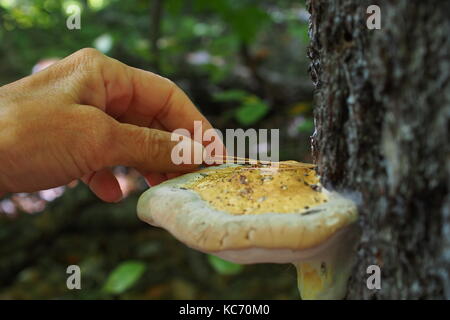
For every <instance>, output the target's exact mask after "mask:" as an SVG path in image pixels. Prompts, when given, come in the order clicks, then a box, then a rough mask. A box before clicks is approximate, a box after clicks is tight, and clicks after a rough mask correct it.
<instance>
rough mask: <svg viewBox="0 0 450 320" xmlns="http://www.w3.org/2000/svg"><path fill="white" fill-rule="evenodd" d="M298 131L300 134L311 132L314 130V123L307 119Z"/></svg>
mask: <svg viewBox="0 0 450 320" xmlns="http://www.w3.org/2000/svg"><path fill="white" fill-rule="evenodd" d="M297 129H298V131H300V132H311V131H313V129H314V122H313V121H312V120H311V119H306V120H305V121H304V122H302V124H300V125H299V126H298V128H297Z"/></svg>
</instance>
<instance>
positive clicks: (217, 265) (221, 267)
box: [208, 255, 243, 275]
mask: <svg viewBox="0 0 450 320" xmlns="http://www.w3.org/2000/svg"><path fill="white" fill-rule="evenodd" d="M208 262H209V264H210V265H211V266H212V267H213V269H214V270H215V271H216V272H217V273H218V274H222V275H233V274H238V273H239V272H241V271H242V269H243V266H242V265H240V264H236V263H232V262H228V261H225V260H222V259H220V258H219V257H216V256H213V255H208Z"/></svg>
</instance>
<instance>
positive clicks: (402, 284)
mask: <svg viewBox="0 0 450 320" xmlns="http://www.w3.org/2000/svg"><path fill="white" fill-rule="evenodd" d="M372 4H376V5H378V6H379V7H380V8H381V30H369V29H368V28H367V27H366V19H367V16H368V15H367V14H366V9H367V7H368V6H369V5H372ZM307 5H308V9H309V11H310V13H311V18H310V19H311V20H310V36H311V44H310V50H309V56H310V58H311V60H312V63H311V68H310V72H311V76H312V79H313V81H314V84H315V86H316V106H315V121H316V132H315V134H314V136H313V153H314V156H315V160H316V162H317V164H318V170H319V173H320V175H321V176H322V179H323V183H324V184H325V185H326V186H327V187H329V188H333V189H336V190H338V191H341V192H344V193H347V194H348V195H349V196H350V197H353V198H354V199H355V201H357V202H358V205H359V208H360V209H359V210H360V214H361V219H360V221H359V223H360V225H361V228H362V237H361V240H360V243H359V247H358V257H357V259H358V261H357V264H356V266H355V268H354V272H353V276H352V279H351V280H350V283H349V290H348V295H347V298H349V299H371V298H376V299H419V298H425V299H443V298H446V299H450V195H449V185H450V181H449V180H450V152H449V151H450V150H449V143H448V137H449V128H450V121H449V119H450V85H449V78H450V76H449V75H450V59H449V53H450V41H449V35H448V33H449V31H450V23H449V20H450V19H449V12H450V2H449V1H439V0H435V1H433V0H431V1H421V0H417V1H412V0H397V1H387V0H386V1H383V0H380V1H376V0H333V1H330V0H310V1H308V2H307ZM372 264H376V265H379V266H380V267H381V290H369V289H367V287H366V279H367V277H368V274H367V273H366V268H367V266H369V265H372Z"/></svg>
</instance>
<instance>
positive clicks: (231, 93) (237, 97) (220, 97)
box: [213, 90, 249, 102]
mask: <svg viewBox="0 0 450 320" xmlns="http://www.w3.org/2000/svg"><path fill="white" fill-rule="evenodd" d="M248 95H249V94H248V93H247V92H245V91H243V90H227V91H222V92H219V93H216V94H214V96H213V98H214V100H216V101H220V102H226V101H243V100H244V99H245V98H247V97H248Z"/></svg>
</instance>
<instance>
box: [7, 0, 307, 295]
mask: <svg viewBox="0 0 450 320" xmlns="http://www.w3.org/2000/svg"><path fill="white" fill-rule="evenodd" d="M158 5H160V6H158ZM73 6H76V7H78V8H79V9H80V11H81V29H80V30H68V29H67V27H66V19H67V18H68V17H69V15H70V14H71V12H72V11H70V8H73ZM157 8H160V9H159V10H158V9H157ZM308 41H309V40H308V13H307V11H306V9H305V4H304V1H298V0H275V1H274V0H130V1H120V0H0V42H1V44H2V45H1V46H0V59H1V61H2V63H1V64H0V85H3V84H6V83H8V82H11V81H14V80H17V79H19V78H21V77H24V76H27V75H29V74H30V72H31V70H32V68H33V66H35V65H36V64H37V63H38V62H40V61H42V60H44V59H48V58H53V57H55V58H63V57H65V56H67V55H69V54H71V53H73V52H74V51H76V50H78V49H81V48H84V47H95V48H97V49H98V50H100V51H102V52H104V53H105V54H107V55H109V56H111V57H114V58H116V59H118V60H120V61H123V62H124V63H126V64H128V65H131V66H134V67H138V68H143V69H146V70H151V71H154V72H157V73H160V74H162V75H163V76H166V77H169V78H171V79H172V80H174V81H175V82H176V83H177V84H178V85H179V86H180V87H182V88H183V89H184V90H185V91H187V92H188V94H189V95H190V97H191V98H192V100H193V101H194V103H195V104H196V105H198V107H199V108H200V109H201V111H202V112H203V113H204V114H205V115H206V116H207V117H208V119H210V120H211V122H212V123H213V125H214V126H215V127H216V128H218V129H224V128H234V127H241V126H243V127H249V126H252V127H254V128H279V129H280V135H281V136H280V143H281V145H280V159H282V160H284V159H295V160H301V161H306V162H310V161H311V159H310V156H309V136H310V135H311V134H312V132H313V130H314V128H313V121H312V110H311V101H312V85H311V81H310V79H309V75H308V73H307V68H308V63H309V62H308V59H307V57H306V50H307V45H308ZM116 169H118V170H116V172H115V173H116V175H117V176H118V178H120V179H119V182H120V184H121V187H122V189H123V190H124V193H125V194H126V195H129V197H128V198H127V199H125V200H124V201H123V202H122V203H121V204H118V205H117V204H116V205H109V204H104V203H101V202H100V201H98V200H97V199H95V198H93V197H92V195H91V194H90V193H89V192H88V191H87V189H86V188H85V187H84V186H82V185H81V184H78V185H77V184H76V183H74V184H71V185H69V186H66V187H61V188H58V189H51V190H44V191H41V192H37V193H33V194H25V193H23V194H15V195H10V196H8V197H7V198H6V199H0V242H1V243H3V244H6V243H8V244H13V245H11V246H3V247H1V256H2V259H1V261H0V298H4V299H10V298H25V299H30V298H82V299H88V298H109V297H111V296H113V297H117V298H122V299H128V298H139V299H142V298H143V299H162V298H175V299H192V298H199V299H207V298H216V299H226V298H230V299H243V298H247V299H248V298H259V299H266V298H275V299H290V298H291V299H292V298H294V299H295V298H297V297H298V294H297V290H296V280H295V271H294V270H293V268H290V267H287V266H280V265H255V266H246V267H245V268H243V267H242V266H240V265H236V264H231V263H228V262H226V261H223V260H221V259H219V258H217V257H212V256H207V255H204V254H201V253H198V252H195V251H193V250H191V249H188V248H186V247H184V246H183V245H181V244H180V243H178V241H176V240H175V239H174V238H173V237H172V236H170V235H169V234H168V233H167V232H166V231H164V230H159V229H156V228H150V227H149V226H147V225H145V224H143V223H140V222H138V221H137V218H136V216H135V206H136V201H137V194H138V193H140V192H142V191H143V190H144V187H143V183H142V179H141V178H140V177H139V175H138V174H137V173H136V172H135V171H133V170H124V169H123V168H116ZM17 235H21V236H20V237H18V236H17ZM4 256H7V257H8V259H4V258H3V257H4ZM68 264H79V265H80V267H81V269H82V288H83V290H81V291H80V292H77V291H76V290H74V291H68V290H67V288H66V287H65V277H66V273H65V268H66V267H67V265H68ZM111 270H112V271H111ZM274 274H275V275H276V276H274ZM268 278H270V281H267V279H268ZM102 288H103V290H102Z"/></svg>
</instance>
